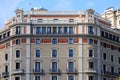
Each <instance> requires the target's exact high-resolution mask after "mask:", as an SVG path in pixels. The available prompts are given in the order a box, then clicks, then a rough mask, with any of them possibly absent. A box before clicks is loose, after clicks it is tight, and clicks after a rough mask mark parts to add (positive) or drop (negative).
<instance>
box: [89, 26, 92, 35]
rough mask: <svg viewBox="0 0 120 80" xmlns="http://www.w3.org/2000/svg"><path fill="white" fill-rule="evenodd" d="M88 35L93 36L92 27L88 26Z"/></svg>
mask: <svg viewBox="0 0 120 80" xmlns="http://www.w3.org/2000/svg"><path fill="white" fill-rule="evenodd" d="M88 34H93V27H92V26H88Z"/></svg>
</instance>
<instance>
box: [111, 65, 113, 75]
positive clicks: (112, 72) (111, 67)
mask: <svg viewBox="0 0 120 80" xmlns="http://www.w3.org/2000/svg"><path fill="white" fill-rule="evenodd" d="M111 73H112V74H114V67H113V66H111Z"/></svg>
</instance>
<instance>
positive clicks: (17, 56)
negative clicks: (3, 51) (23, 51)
mask: <svg viewBox="0 0 120 80" xmlns="http://www.w3.org/2000/svg"><path fill="white" fill-rule="evenodd" d="M19 57H20V50H16V58H19Z"/></svg>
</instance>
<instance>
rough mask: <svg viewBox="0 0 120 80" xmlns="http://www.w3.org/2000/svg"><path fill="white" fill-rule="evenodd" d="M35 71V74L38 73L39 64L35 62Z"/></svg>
mask: <svg viewBox="0 0 120 80" xmlns="http://www.w3.org/2000/svg"><path fill="white" fill-rule="evenodd" d="M35 71H36V72H39V71H40V62H35Z"/></svg>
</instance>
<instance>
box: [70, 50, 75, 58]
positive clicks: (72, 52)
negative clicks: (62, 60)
mask: <svg viewBox="0 0 120 80" xmlns="http://www.w3.org/2000/svg"><path fill="white" fill-rule="evenodd" d="M73 55H74V51H73V49H70V50H69V57H73Z"/></svg>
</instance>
